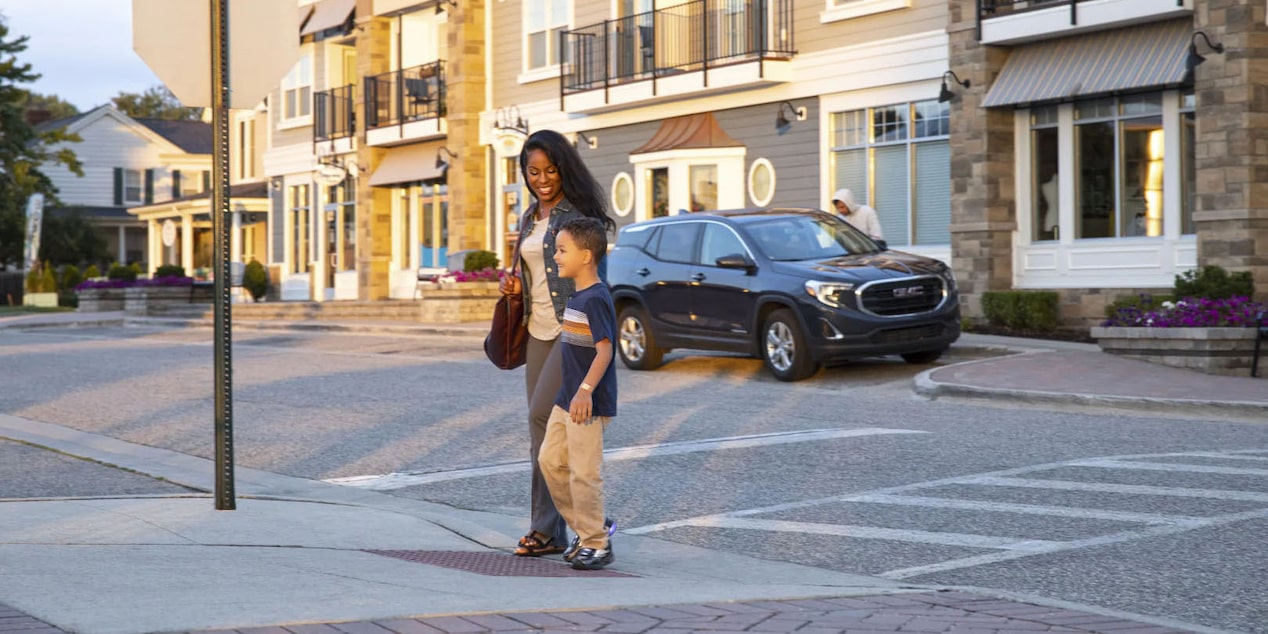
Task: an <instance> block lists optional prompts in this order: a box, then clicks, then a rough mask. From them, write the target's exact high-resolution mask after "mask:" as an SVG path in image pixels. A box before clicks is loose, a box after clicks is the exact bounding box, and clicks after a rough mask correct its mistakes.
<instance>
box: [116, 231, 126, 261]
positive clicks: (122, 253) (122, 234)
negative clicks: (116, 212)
mask: <svg viewBox="0 0 1268 634" xmlns="http://www.w3.org/2000/svg"><path fill="white" fill-rule="evenodd" d="M118 231H119V257H118V260H119V264H127V263H128V228H127V226H125V225H119V230H118Z"/></svg>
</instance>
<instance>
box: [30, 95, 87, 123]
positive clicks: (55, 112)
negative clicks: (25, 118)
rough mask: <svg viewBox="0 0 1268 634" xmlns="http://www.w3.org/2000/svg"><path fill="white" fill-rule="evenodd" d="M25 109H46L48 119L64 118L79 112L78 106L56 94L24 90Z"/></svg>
mask: <svg viewBox="0 0 1268 634" xmlns="http://www.w3.org/2000/svg"><path fill="white" fill-rule="evenodd" d="M24 105H25V108H26V111H27V112H30V111H32V110H47V111H48V114H49V117H50V120H51V121H56V120H58V119H65V118H67V117H73V116H75V115H77V114H79V108H76V107H75V104H73V103H70V102H69V101H62V98H61V97H58V96H57V95H42V94H40V93H38V92H31V91H29V90H28V91H26V103H25V104H24Z"/></svg>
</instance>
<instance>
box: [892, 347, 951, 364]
mask: <svg viewBox="0 0 1268 634" xmlns="http://www.w3.org/2000/svg"><path fill="white" fill-rule="evenodd" d="M943 350H944V348H938V349H937V350H921V351H920V352H908V353H906V354H903V355H899V356H901V357H902V358H903V361H906V362H907V363H911V364H917V365H919V364H922V363H933V362H934V361H937V360H938V357H941V356H942V352H943Z"/></svg>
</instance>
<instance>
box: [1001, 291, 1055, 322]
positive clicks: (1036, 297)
mask: <svg viewBox="0 0 1268 634" xmlns="http://www.w3.org/2000/svg"><path fill="white" fill-rule="evenodd" d="M1057 303H1058V297H1057V294H1056V293H1054V292H1051V291H987V292H986V293H983V294H982V313H983V314H985V315H986V319H987V321H989V322H990V324H991V325H992V326H996V327H1001V326H1002V327H1005V328H1013V329H1016V330H1035V331H1039V332H1051V331H1053V330H1056V328H1057V323H1058V321H1059V313H1058V308H1057Z"/></svg>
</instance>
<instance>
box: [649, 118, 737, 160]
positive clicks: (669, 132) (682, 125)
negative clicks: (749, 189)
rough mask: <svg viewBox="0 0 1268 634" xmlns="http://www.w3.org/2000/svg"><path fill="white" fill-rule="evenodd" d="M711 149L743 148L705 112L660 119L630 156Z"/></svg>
mask: <svg viewBox="0 0 1268 634" xmlns="http://www.w3.org/2000/svg"><path fill="white" fill-rule="evenodd" d="M715 147H744V144H743V143H740V142H739V141H736V140H735V139H734V138H733V137H732V136H731V135H729V134H727V133H726V130H723V129H722V126H720V125H718V120H717V119H714V118H713V114H712V113H709V112H706V113H704V114H691V115H687V116H685V117H674V118H673V119H666V120H664V121H663V122H661V124H660V129H659V130H657V131H656V134H653V135H652V138H651V139H648V141H647V143H644V144H643V146H642V147H640V148H638V149H637V150H634V151H632V152H630V154H646V153H648V152H664V151H668V150H686V149H696V148H715Z"/></svg>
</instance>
